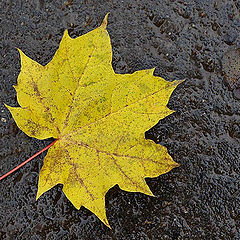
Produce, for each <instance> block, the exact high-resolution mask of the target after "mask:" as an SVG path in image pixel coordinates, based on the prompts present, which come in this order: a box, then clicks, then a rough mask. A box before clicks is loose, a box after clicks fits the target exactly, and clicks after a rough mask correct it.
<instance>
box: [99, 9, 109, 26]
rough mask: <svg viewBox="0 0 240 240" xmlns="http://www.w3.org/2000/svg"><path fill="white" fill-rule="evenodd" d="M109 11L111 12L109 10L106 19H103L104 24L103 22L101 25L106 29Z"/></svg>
mask: <svg viewBox="0 0 240 240" xmlns="http://www.w3.org/2000/svg"><path fill="white" fill-rule="evenodd" d="M109 13H110V12H108V13H107V14H106V15H105V17H104V19H103V21H102V24H101V26H100V27H102V28H104V29H106V28H107V20H108V15H109Z"/></svg>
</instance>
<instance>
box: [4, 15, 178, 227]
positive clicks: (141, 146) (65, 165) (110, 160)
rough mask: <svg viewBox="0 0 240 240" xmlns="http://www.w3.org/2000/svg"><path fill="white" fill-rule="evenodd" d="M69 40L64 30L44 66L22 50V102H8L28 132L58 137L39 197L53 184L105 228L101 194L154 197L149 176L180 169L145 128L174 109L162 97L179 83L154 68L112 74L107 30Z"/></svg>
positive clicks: (49, 155)
mask: <svg viewBox="0 0 240 240" xmlns="http://www.w3.org/2000/svg"><path fill="white" fill-rule="evenodd" d="M106 26H107V16H106V17H105V19H104V20H103V22H102V24H101V26H100V27H98V28H96V29H94V30H93V31H91V32H89V33H87V34H85V35H83V36H80V37H77V38H75V39H72V38H71V37H70V36H69V35H68V32H67V30H66V31H65V33H64V36H63V38H62V40H61V43H60V46H59V49H58V50H57V51H56V53H55V55H54V57H53V59H52V60H51V61H50V62H49V63H48V64H47V65H46V66H42V65H40V64H38V63H37V62H35V61H33V60H32V59H30V58H29V57H27V56H26V55H25V54H24V53H23V52H22V51H21V50H19V52H20V56H21V72H20V74H19V76H18V84H17V86H15V89H16V92H17V100H18V103H19V105H20V106H21V107H10V106H7V107H8V109H9V110H10V111H11V114H12V116H13V118H14V119H15V121H16V123H17V125H18V127H19V128H20V129H21V130H22V131H24V132H25V133H26V134H27V135H28V136H30V137H34V138H38V139H46V138H50V137H53V138H56V139H58V140H57V141H56V143H55V144H54V145H53V146H52V147H51V148H50V149H49V150H48V153H47V156H46V157H45V159H44V165H43V167H42V169H41V171H40V176H39V183H38V193H37V199H38V198H39V197H40V196H41V195H42V194H43V193H44V192H46V191H48V190H49V189H51V188H52V187H53V186H55V185H56V184H63V192H64V193H65V195H66V196H67V198H68V199H69V200H70V201H71V202H72V204H73V205H74V206H75V207H76V208H77V209H79V208H80V207H81V206H84V207H86V208H88V209H89V210H90V211H92V212H93V213H94V214H95V215H96V216H97V217H98V218H99V219H100V220H102V221H103V222H104V223H105V224H106V225H107V226H109V224H108V221H107V217H106V210H105V195H106V193H107V192H108V190H109V189H110V188H112V187H113V186H114V185H116V184H118V185H119V187H120V188H121V189H122V190H125V191H133V192H141V193H144V194H148V195H151V196H153V194H152V192H151V191H150V189H149V187H148V185H147V184H146V182H145V178H146V177H151V178H152V177H157V176H159V175H160V174H163V173H166V172H168V171H170V170H171V169H172V168H174V167H177V166H178V164H177V163H175V162H174V161H173V160H172V158H171V156H170V155H169V154H168V153H167V149H166V148H165V147H163V146H161V145H157V144H155V143H154V142H153V141H151V140H146V139H145V136H144V133H145V131H147V130H148V129H149V128H151V127H152V126H153V125H155V124H156V123H157V122H158V121H159V120H160V119H162V118H164V117H166V116H167V115H169V114H171V113H172V112H173V111H172V110H170V109H168V108H167V106H166V105H167V103H168V100H169V98H170V95H171V94H172V92H173V90H174V89H175V88H176V86H177V85H178V84H179V83H180V82H181V81H173V82H168V81H165V80H164V79H162V78H160V77H156V76H153V72H154V69H148V70H142V71H137V72H135V73H133V74H116V73H115V72H114V70H113V68H112V64H111V61H112V49H111V43H110V38H109V35H108V32H107V30H106Z"/></svg>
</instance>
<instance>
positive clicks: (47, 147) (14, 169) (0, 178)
mask: <svg viewBox="0 0 240 240" xmlns="http://www.w3.org/2000/svg"><path fill="white" fill-rule="evenodd" d="M57 140H58V139H56V140H55V141H53V142H52V143H50V144H49V145H48V146H46V147H45V148H43V149H42V150H40V151H39V152H37V153H35V154H34V155H33V156H31V157H30V158H28V159H27V160H26V161H24V162H22V163H21V164H19V165H18V166H17V167H15V168H13V169H12V170H10V171H9V172H7V173H5V174H4V175H3V176H1V177H0V181H1V180H3V179H4V178H5V177H7V176H8V175H10V174H11V173H13V172H15V171H16V170H18V169H19V168H20V167H22V166H24V165H25V164H26V163H28V162H30V161H31V160H32V159H33V158H35V157H37V156H38V155H39V154H41V153H42V152H44V151H46V150H47V149H49V148H50V147H51V146H52V145H53V144H54V143H55V142H56V141H57Z"/></svg>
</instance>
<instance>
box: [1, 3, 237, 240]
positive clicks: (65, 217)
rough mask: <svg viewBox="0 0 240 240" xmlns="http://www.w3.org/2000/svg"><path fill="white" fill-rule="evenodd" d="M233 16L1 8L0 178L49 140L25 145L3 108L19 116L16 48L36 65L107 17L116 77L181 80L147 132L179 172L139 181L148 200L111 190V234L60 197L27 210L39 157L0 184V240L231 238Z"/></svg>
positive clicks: (158, 6) (148, 8)
mask: <svg viewBox="0 0 240 240" xmlns="http://www.w3.org/2000/svg"><path fill="white" fill-rule="evenodd" d="M239 11H240V1H238V0H221V1H220V0H185V1H184V0H159V1H157V0H155V1H154V0H144V1H143V0H142V1H141V0H136V1H130V0H129V1H115V0H109V1H107V0H106V1H97V0H95V1H93V0H85V1H83V0H68V1H53V0H52V1H47V0H34V1H27V0H0V115H1V116H0V120H1V121H0V148H1V150H0V173H1V175H2V174H3V173H5V172H7V171H8V170H10V169H12V168H13V167H15V166H16V165H18V164H19V163H21V162H22V161H24V160H25V159H27V158H28V157H30V156H32V155H33V154H34V153H35V152H37V151H39V150H40V149H42V148H43V147H45V146H46V145H48V144H49V143H50V142H51V141H52V139H50V140H44V141H40V140H37V139H33V138H29V137H28V136H26V135H25V134H24V133H23V132H22V131H20V130H19V129H18V128H17V126H16V124H15V123H14V120H13V119H12V117H11V115H10V113H9V112H8V111H7V109H6V108H5V107H4V104H3V103H6V104H8V105H11V106H18V104H17V99H16V93H15V91H14V89H13V87H12V85H14V84H16V81H17V76H18V74H19V71H20V58H19V54H18V52H17V50H16V48H20V49H22V50H23V51H24V52H25V53H26V54H27V55H28V56H29V57H31V58H32V59H34V60H35V61H37V62H39V63H41V64H43V65H45V64H47V63H48V62H49V61H50V60H51V58H52V56H53V55H54V53H55V51H56V49H57V48H58V45H59V42H60V40H61V37H62V34H63V32H64V30H65V29H69V34H70V36H71V37H77V36H80V35H82V34H84V33H86V32H88V31H90V30H92V29H94V28H96V27H97V26H99V24H100V23H101V21H102V19H103V17H104V16H105V14H106V13H107V12H110V15H109V24H108V31H109V34H110V36H111V41H112V47H113V68H114V70H115V71H116V72H117V73H121V74H124V73H132V72H134V71H136V70H141V69H146V68H153V67H156V70H155V75H157V76H161V77H163V78H165V79H166V80H169V81H172V80H175V79H186V81H185V82H184V83H183V84H181V85H180V86H178V88H177V89H176V90H175V91H174V93H173V95H172V97H171V99H170V102H169V105H168V106H169V108H171V109H173V110H176V112H175V113H174V114H172V115H171V116H169V117H167V118H165V119H163V120H161V121H160V122H159V123H158V124H157V125H156V126H155V127H153V128H152V129H150V130H149V131H148V132H147V133H146V137H147V138H150V139H153V140H154V141H156V143H158V144H162V145H164V146H166V147H167V148H168V150H169V153H170V155H171V156H172V157H173V159H174V160H175V161H176V162H178V163H180V164H181V166H180V167H179V168H176V169H174V170H173V171H171V172H169V173H168V174H165V175H161V176H159V177H158V178H155V179H147V183H148V184H149V187H150V188H151V190H152V192H153V193H154V194H155V195H156V197H155V198H153V197H149V196H146V195H143V194H140V193H129V192H124V191H122V190H120V189H119V187H118V186H115V187H114V188H112V189H111V190H110V191H109V192H108V194H107V197H106V208H107V216H108V219H109V223H110V225H111V226H112V230H110V229H108V228H107V227H106V226H105V225H104V224H103V223H101V222H100V220H98V219H97V217H96V216H95V215H94V214H93V213H91V212H90V211H88V210H87V209H85V208H81V209H80V210H79V211H78V210H76V209H75V208H74V207H73V206H72V205H71V203H70V202H69V201H68V200H67V199H66V197H65V196H64V194H63V193H62V191H61V188H62V187H61V186H56V187H54V188H53V189H51V190H50V191H49V192H47V193H45V194H44V195H43V196H42V197H41V198H40V199H39V200H38V201H37V202H36V201H35V197H36V193H37V181H38V174H39V171H40V168H41V166H42V163H43V158H44V154H42V155H41V156H39V157H37V158H36V159H34V160H32V161H31V162H30V163H28V164H27V165H26V166H24V167H23V168H21V169H20V170H19V171H17V172H16V173H14V174H12V175H11V176H9V177H8V178H6V179H5V180H3V181H1V182H0V239H19V240H20V239H21V240H22V239H31V240H38V239H39V240H42V239H48V240H50V239H51V240H52V239H54V240H55V239H57V240H58V239H81V240H105V239H106V240H110V239H113V240H115V239H116V240H121V239H124V240H134V239H138V240H139V239H140V240H148V239H151V240H152V239H153V240H158V239H160V240H161V239H169V240H170V239H224V240H225V239H240V204H239V200H240V190H239V189H240V188H239V185H240V184H239V180H240V74H239V73H240V39H239V30H240V16H239Z"/></svg>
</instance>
